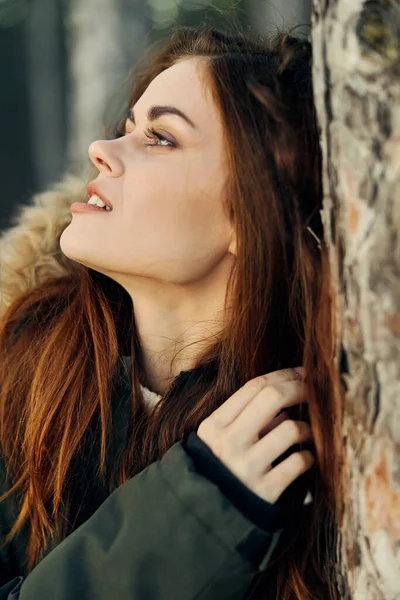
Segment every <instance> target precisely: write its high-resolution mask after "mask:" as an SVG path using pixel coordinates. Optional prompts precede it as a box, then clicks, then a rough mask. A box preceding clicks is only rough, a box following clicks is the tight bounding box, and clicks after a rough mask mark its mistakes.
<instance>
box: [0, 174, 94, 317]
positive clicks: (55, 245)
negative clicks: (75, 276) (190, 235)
mask: <svg viewBox="0 0 400 600" xmlns="http://www.w3.org/2000/svg"><path fill="white" fill-rule="evenodd" d="M86 200H87V191H86V184H85V182H84V181H83V179H82V178H79V177H77V176H76V175H72V174H66V175H65V176H64V177H63V179H62V180H61V181H59V182H58V183H56V184H54V185H53V186H52V187H50V188H49V189H47V190H46V191H44V192H40V193H37V194H35V195H34V196H33V197H32V199H31V201H30V202H29V204H28V205H25V204H24V205H21V206H19V207H18V208H17V211H16V212H15V213H14V216H13V217H12V221H11V225H10V227H8V228H7V229H5V230H3V231H2V232H0V315H1V314H2V313H3V311H4V310H6V308H7V307H8V306H9V305H10V304H11V302H12V301H13V300H14V299H15V298H16V297H17V296H19V295H20V294H21V293H23V292H25V291H26V290H28V289H30V288H32V287H34V286H36V285H38V284H39V283H41V282H43V281H45V280H46V279H47V278H49V277H55V276H60V277H61V276H63V275H66V274H68V273H72V272H74V270H75V269H76V267H77V263H75V262H74V261H72V260H70V259H69V258H67V257H66V256H65V255H64V254H63V253H62V251H61V249H60V236H61V233H62V232H63V231H64V229H65V228H66V227H67V225H68V224H69V223H70V222H71V218H72V216H71V213H70V210H69V207H70V206H71V204H72V203H73V202H83V201H86Z"/></svg>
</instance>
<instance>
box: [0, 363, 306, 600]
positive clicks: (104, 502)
mask: <svg viewBox="0 0 400 600" xmlns="http://www.w3.org/2000/svg"><path fill="white" fill-rule="evenodd" d="M194 376H196V372H192V373H191V372H182V373H181V374H180V375H179V376H178V377H177V378H176V380H175V382H174V383H183V384H188V385H189V384H190V378H191V377H194ZM115 396H116V399H117V401H113V407H115V411H116V412H115V416H114V415H113V423H114V418H116V421H115V422H116V423H117V425H118V420H119V423H120V425H123V423H126V422H127V413H126V412H124V411H126V410H127V407H128V406H129V405H130V401H129V398H130V382H127V381H124V378H122V379H121V382H120V384H118V385H117V387H116V388H115ZM114 400H115V398H114ZM113 410H114V409H113ZM117 425H116V429H115V430H116V432H120V431H123V427H120V428H118V426H117ZM118 436H120V437H118ZM123 442H124V437H123V435H122V434H121V435H120V434H119V433H118V435H116V436H115V439H114V444H113V445H112V446H111V451H112V453H114V452H117V451H118V450H119V449H120V446H121V444H123ZM86 458H87V457H86ZM85 477H86V475H85ZM300 480H301V478H299V480H298V481H300ZM72 481H74V479H72ZM76 481H77V483H76V486H77V488H78V487H79V473H77V480H76ZM0 485H1V490H0V491H1V493H3V492H4V491H5V489H7V486H9V485H10V482H7V480H6V476H5V466H4V462H2V461H1V460H0ZM306 487H307V486H306V485H304V484H303V485H302V488H301V493H300V494H299V488H297V493H298V506H299V508H301V505H302V502H303V500H304V496H305V492H306ZM78 505H79V506H80V507H82V510H81V512H80V517H79V519H78V520H77V521H76V528H75V529H74V531H73V532H72V533H71V534H70V535H69V536H68V537H67V538H66V539H65V540H63V541H62V542H61V543H60V544H58V545H57V546H56V547H54V548H51V549H50V551H48V553H47V554H46V555H44V557H43V558H42V560H41V561H40V562H39V564H38V565H37V566H36V567H35V568H34V569H33V570H32V572H31V573H29V574H27V573H25V572H24V570H23V567H22V566H21V565H22V556H23V552H24V550H25V543H26V537H25V535H24V532H21V534H19V536H18V537H17V538H16V539H15V540H13V541H12V543H11V544H8V545H4V547H3V548H1V550H0V600H6V599H7V600H17V599H20V600H67V599H68V600H72V599H74V600H75V599H77V600H78V599H79V600H95V599H96V600H228V599H229V600H242V599H243V598H244V597H245V595H246V590H248V588H249V585H250V583H251V582H252V580H253V578H254V576H255V575H256V574H257V573H259V571H260V570H262V569H263V568H265V566H266V565H267V564H268V561H269V559H270V557H271V554H272V552H273V551H274V549H275V547H276V545H277V543H278V541H279V538H280V535H281V533H282V530H283V526H284V518H283V516H284V512H283V511H281V510H280V507H279V505H278V503H276V504H274V505H271V504H269V503H268V502H264V501H263V500H261V498H259V497H258V496H256V495H255V494H253V493H252V492H250V490H248V488H247V487H246V486H244V485H243V484H242V483H241V482H240V481H239V480H238V479H236V478H235V477H234V476H233V475H232V474H231V472H230V471H229V470H228V469H227V468H226V467H225V466H224V465H223V464H222V463H221V462H220V461H219V460H218V459H217V458H216V457H215V456H214V455H213V453H212V452H211V450H209V448H208V447H207V446H206V445H205V444H204V443H203V442H202V441H201V440H200V438H199V437H198V436H197V435H196V433H195V432H193V433H191V434H190V436H189V438H188V439H187V440H185V441H183V440H182V441H179V442H177V443H176V444H174V445H173V446H172V447H171V448H170V449H169V450H168V451H167V452H166V454H165V455H164V456H163V457H162V459H161V460H157V461H155V462H154V463H152V464H151V465H150V466H148V467H147V468H146V469H144V470H143V471H142V472H140V473H138V474H137V475H136V476H134V477H133V478H132V479H130V480H129V481H127V482H126V483H125V484H123V485H122V486H120V487H119V488H118V489H116V490H115V491H114V492H113V493H112V494H110V495H108V497H107V492H106V491H105V490H104V489H96V488H95V487H93V488H92V489H91V492H90V494H89V496H88V497H87V498H86V499H85V498H82V495H81V492H77V493H76V506H77V507H78ZM15 516H16V501H15V498H13V496H10V497H9V498H7V499H6V500H5V501H3V502H2V503H1V504H0V542H4V538H5V535H6V533H7V532H8V531H9V530H10V529H11V527H12V525H13V523H14V520H15ZM272 589H273V583H271V591H272ZM272 599H274V600H275V594H271V600H272Z"/></svg>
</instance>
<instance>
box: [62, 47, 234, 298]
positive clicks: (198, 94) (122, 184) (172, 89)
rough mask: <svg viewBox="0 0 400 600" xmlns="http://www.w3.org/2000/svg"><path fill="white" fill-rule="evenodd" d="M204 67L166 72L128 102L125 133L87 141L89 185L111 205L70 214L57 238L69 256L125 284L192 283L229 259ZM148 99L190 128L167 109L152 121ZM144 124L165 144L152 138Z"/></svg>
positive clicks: (216, 134)
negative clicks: (92, 172) (92, 170)
mask: <svg viewBox="0 0 400 600" xmlns="http://www.w3.org/2000/svg"><path fill="white" fill-rule="evenodd" d="M203 68H204V65H203V64H202V63H201V62H200V59H198V58H189V59H184V60H181V61H179V62H178V63H176V64H175V65H173V66H172V67H170V68H168V69H167V70H165V71H163V72H162V73H161V74H160V75H158V76H157V77H156V78H155V79H154V80H153V81H152V82H151V83H150V85H149V86H148V88H147V89H146V91H145V92H144V94H143V95H142V96H141V97H140V98H139V100H138V101H137V103H136V105H135V106H134V107H131V108H133V113H134V119H135V122H132V121H130V120H127V121H126V135H125V136H123V137H121V138H118V139H114V140H98V141H95V142H93V143H92V144H91V145H90V147H89V156H90V159H91V160H92V162H93V164H94V165H95V166H96V167H97V168H98V170H99V175H98V177H97V178H96V180H95V183H96V185H97V187H98V189H99V190H100V193H101V194H103V195H104V196H105V197H106V198H108V199H109V200H110V202H111V204H112V206H113V210H112V211H110V212H107V211H93V212H84V213H73V216H72V221H71V223H70V224H69V226H68V227H67V228H66V229H65V230H64V232H63V234H62V236H61V239H60V246H61V249H62V251H63V252H64V254H66V255H67V256H68V257H70V258H71V259H72V260H75V261H77V262H79V263H82V264H84V265H86V266H88V267H91V268H93V269H95V270H97V271H100V272H103V273H105V274H107V275H109V276H110V277H112V278H114V279H116V280H118V281H120V283H122V285H125V286H126V287H128V288H129V282H134V281H133V280H132V277H133V279H134V278H135V277H136V276H139V277H146V278H151V279H153V280H158V281H160V282H164V283H172V284H185V283H192V282H197V281H199V280H202V279H204V278H207V277H208V276H209V275H210V274H211V273H212V272H214V270H215V271H217V270H218V269H217V267H218V266H220V263H221V262H222V261H223V260H224V259H232V258H233V256H232V254H234V253H235V246H234V242H233V232H232V228H231V225H230V223H229V221H228V217H227V215H225V213H224V210H223V202H224V196H223V193H224V192H223V187H224V182H225V178H226V175H227V171H226V165H225V159H224V150H223V131H222V124H221V122H220V118H219V115H218V113H217V110H216V107H215V106H214V104H213V101H212V98H211V94H210V93H209V92H208V91H207V88H206V87H205V86H203V84H202V81H201V79H200V77H201V74H202V69H203ZM153 106H168V107H176V108H178V109H179V110H180V111H182V112H183V113H184V114H185V115H187V117H188V118H189V119H190V121H191V122H192V123H193V125H190V124H189V123H188V122H187V121H186V120H185V119H183V118H181V117H179V116H177V115H172V114H164V115H161V116H158V117H157V118H156V119H155V120H154V121H150V120H149V118H148V115H147V113H148V111H149V109H150V108H151V107H153ZM148 127H152V128H154V129H155V130H156V131H157V132H158V133H159V135H160V136H163V138H165V140H167V141H165V140H161V141H160V140H157V138H156V137H154V139H148V138H147V137H146V135H145V130H146V128H148Z"/></svg>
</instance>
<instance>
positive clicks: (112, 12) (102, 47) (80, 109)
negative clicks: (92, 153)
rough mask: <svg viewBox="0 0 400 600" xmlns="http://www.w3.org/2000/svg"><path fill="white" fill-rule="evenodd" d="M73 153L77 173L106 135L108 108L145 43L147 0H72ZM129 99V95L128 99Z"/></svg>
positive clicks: (69, 22)
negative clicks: (92, 147)
mask: <svg viewBox="0 0 400 600" xmlns="http://www.w3.org/2000/svg"><path fill="white" fill-rule="evenodd" d="M67 24H68V32H69V40H68V41H69V61H70V65H69V68H70V84H71V90H70V107H71V111H70V112H71V117H70V138H69V144H68V146H69V156H70V160H71V162H72V164H73V166H75V167H77V172H78V173H80V172H81V166H82V165H85V164H86V163H89V159H88V147H89V145H90V143H91V142H92V141H93V140H95V139H99V138H101V137H102V135H103V129H104V121H105V120H107V118H108V116H107V111H109V110H111V107H112V103H113V102H114V100H115V98H116V97H117V92H118V91H120V90H121V89H123V85H124V83H125V82H126V78H127V76H128V73H129V70H130V69H131V68H132V67H133V66H134V65H135V63H136V60H137V59H138V56H139V55H140V54H141V51H142V49H143V48H144V46H145V45H146V44H145V42H146V37H147V36H148V34H149V31H150V27H151V16H150V11H149V8H148V6H147V1H146V0H85V2H82V1H81V0H71V1H70V3H69V15H68V19H67ZM124 100H125V101H126V98H124Z"/></svg>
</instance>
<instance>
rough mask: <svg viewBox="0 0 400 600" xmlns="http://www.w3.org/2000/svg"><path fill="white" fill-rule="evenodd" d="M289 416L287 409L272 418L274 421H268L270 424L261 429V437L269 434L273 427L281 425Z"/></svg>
mask: <svg viewBox="0 0 400 600" xmlns="http://www.w3.org/2000/svg"><path fill="white" fill-rule="evenodd" d="M288 418H289V413H287V412H285V411H284V412H281V413H279V415H277V416H276V417H274V418H273V419H272V421H270V423H268V425H267V426H266V427H264V428H263V429H261V431H260V433H259V434H258V437H259V439H261V438H262V437H264V436H265V435H267V433H269V432H270V431H271V430H272V429H274V428H275V427H277V425H279V424H280V423H282V422H283V421H285V420H286V419H288Z"/></svg>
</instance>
